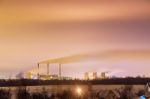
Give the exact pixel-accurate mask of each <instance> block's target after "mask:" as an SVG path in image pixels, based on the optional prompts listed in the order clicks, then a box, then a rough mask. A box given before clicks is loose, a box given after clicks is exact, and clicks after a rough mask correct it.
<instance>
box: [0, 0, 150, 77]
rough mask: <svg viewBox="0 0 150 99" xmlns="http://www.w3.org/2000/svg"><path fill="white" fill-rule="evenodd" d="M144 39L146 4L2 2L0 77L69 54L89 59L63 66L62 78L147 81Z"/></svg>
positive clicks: (144, 0)
mask: <svg viewBox="0 0 150 99" xmlns="http://www.w3.org/2000/svg"><path fill="white" fill-rule="evenodd" d="M149 38H150V2H149V1H148V0H55V1H54V0H42V1H41V0H24V1H23V0H1V1H0V56H1V57H0V61H1V62H0V77H3V75H7V76H8V75H11V74H12V75H14V74H16V73H18V72H20V71H27V70H30V69H32V68H34V67H35V66H36V63H37V62H39V61H43V60H46V59H49V58H57V57H66V56H71V55H81V56H82V57H86V56H88V57H89V56H91V60H88V61H83V62H79V63H70V64H63V75H70V76H74V77H81V76H82V74H83V73H84V72H86V71H97V72H98V73H100V72H102V71H105V70H106V71H107V70H109V71H110V70H111V71H112V75H118V74H119V75H121V76H127V75H129V76H130V75H133V76H136V75H147V76H150V74H149V71H148V70H149V68H150V67H149V66H150V39H149ZM85 54H86V55H85ZM54 67H55V65H54V66H52V67H51V72H57V71H56V69H55V68H54ZM131 68H133V69H131Z"/></svg>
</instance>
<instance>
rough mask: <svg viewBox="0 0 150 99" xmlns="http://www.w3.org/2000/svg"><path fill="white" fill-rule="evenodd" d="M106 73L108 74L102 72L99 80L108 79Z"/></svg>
mask: <svg viewBox="0 0 150 99" xmlns="http://www.w3.org/2000/svg"><path fill="white" fill-rule="evenodd" d="M107 73H109V72H102V73H101V75H100V79H107V78H108V76H106V74H107Z"/></svg>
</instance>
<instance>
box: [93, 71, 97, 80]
mask: <svg viewBox="0 0 150 99" xmlns="http://www.w3.org/2000/svg"><path fill="white" fill-rule="evenodd" d="M94 79H97V72H93V80H94Z"/></svg>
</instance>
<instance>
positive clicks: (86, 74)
mask: <svg viewBox="0 0 150 99" xmlns="http://www.w3.org/2000/svg"><path fill="white" fill-rule="evenodd" d="M84 80H89V73H88V72H85V73H84Z"/></svg>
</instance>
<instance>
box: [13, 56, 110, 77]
mask: <svg viewBox="0 0 150 99" xmlns="http://www.w3.org/2000/svg"><path fill="white" fill-rule="evenodd" d="M82 58H83V57H81V56H80V55H77V56H69V57H62V58H55V59H49V60H45V61H40V62H38V63H37V71H36V74H32V72H30V71H27V72H24V73H19V74H17V75H16V78H17V79H22V78H23V79H39V80H72V79H73V78H71V77H64V76H62V64H66V63H72V62H78V61H81V60H82ZM84 58H85V57H84ZM50 64H57V66H58V73H57V74H50V71H49V70H50ZM43 65H45V66H46V71H45V73H44V74H41V73H40V68H43ZM108 73H109V72H102V73H101V74H100V75H98V74H97V72H85V73H84V77H83V80H96V79H108V78H109V77H108V75H107V74H108Z"/></svg>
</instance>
